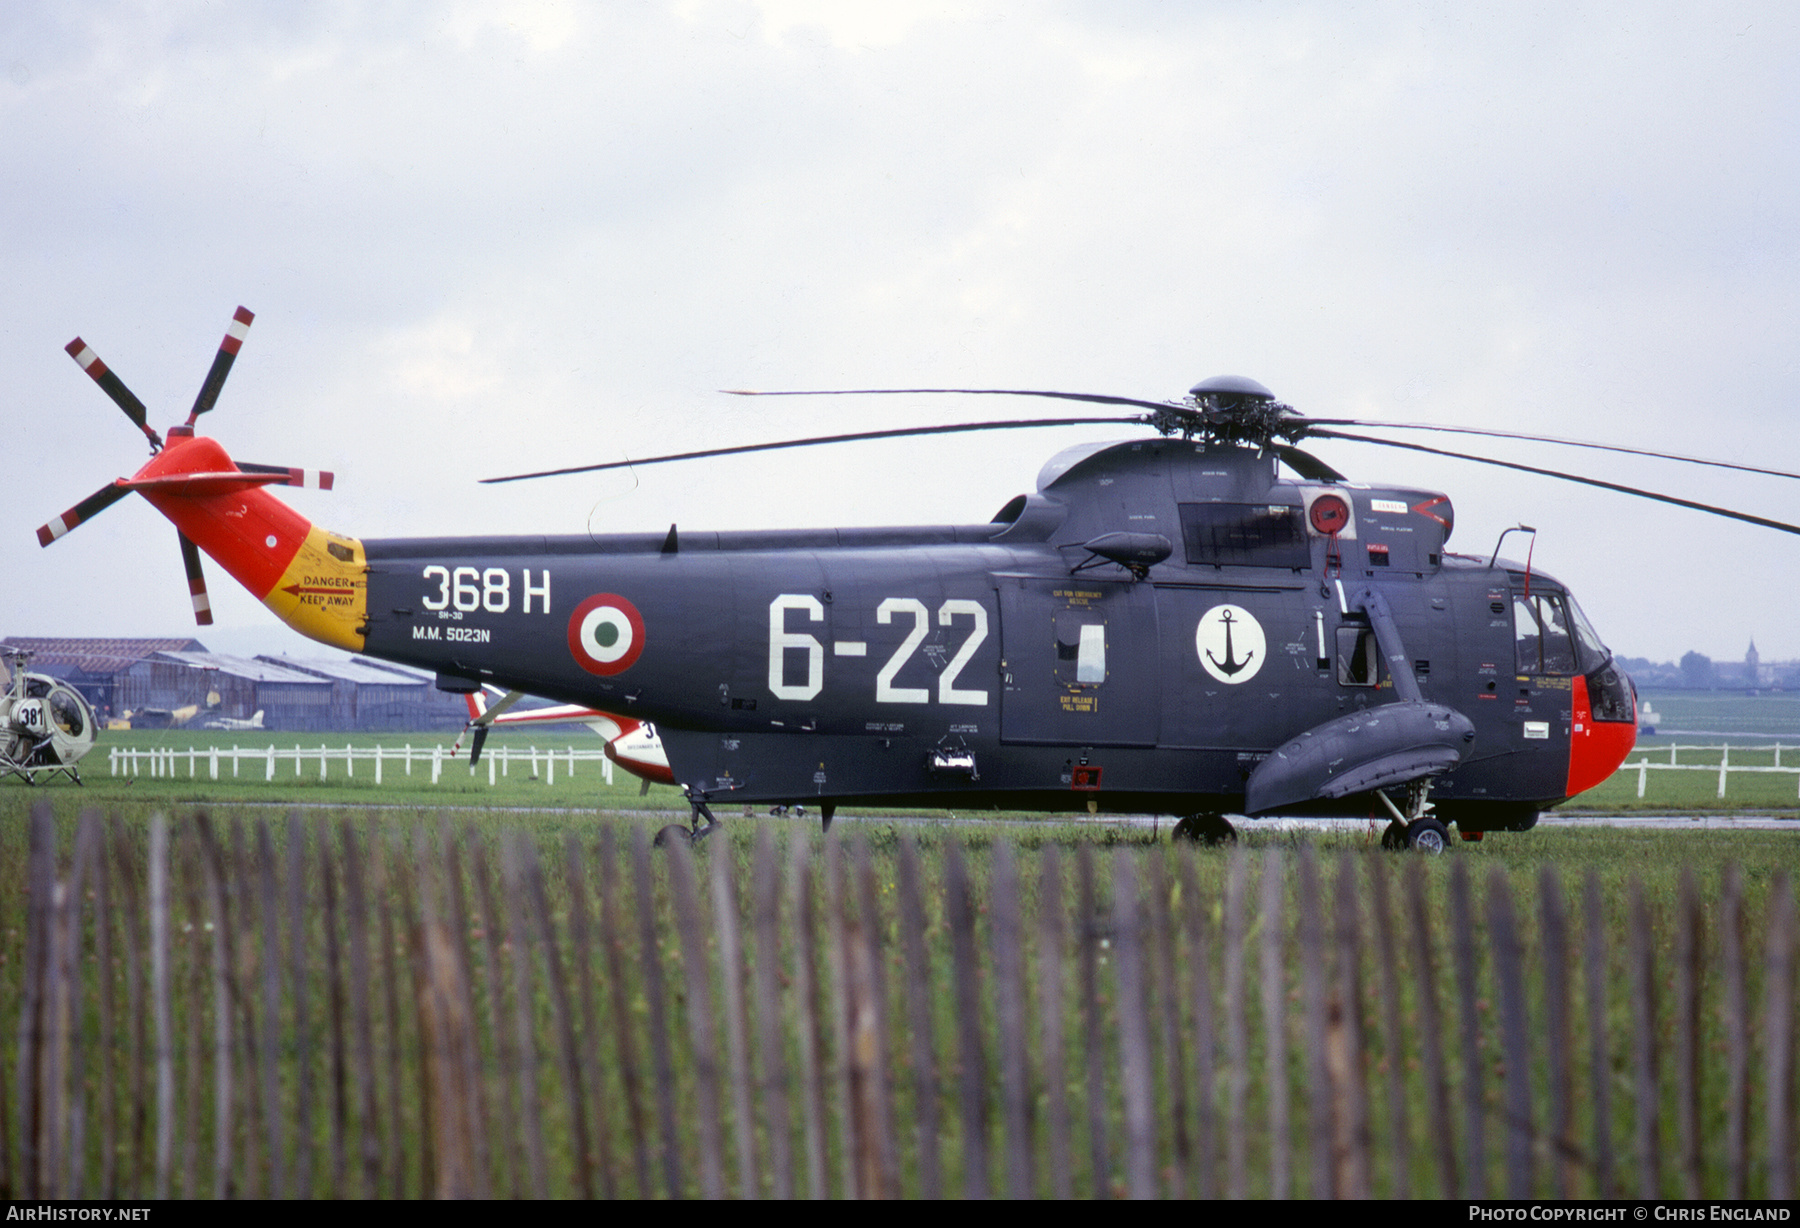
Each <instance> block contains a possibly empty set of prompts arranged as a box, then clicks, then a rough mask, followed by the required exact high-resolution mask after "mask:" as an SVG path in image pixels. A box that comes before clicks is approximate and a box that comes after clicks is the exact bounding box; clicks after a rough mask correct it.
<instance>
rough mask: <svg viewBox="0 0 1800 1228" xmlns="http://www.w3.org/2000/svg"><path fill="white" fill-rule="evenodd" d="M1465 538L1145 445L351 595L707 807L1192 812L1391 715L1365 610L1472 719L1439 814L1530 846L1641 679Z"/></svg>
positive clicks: (471, 543)
mask: <svg viewBox="0 0 1800 1228" xmlns="http://www.w3.org/2000/svg"><path fill="white" fill-rule="evenodd" d="M1451 525H1452V512H1451V507H1450V503H1449V501H1448V500H1447V499H1446V498H1445V497H1444V496H1442V495H1441V494H1438V493H1436V492H1432V491H1423V490H1415V489H1409V488H1399V487H1372V486H1358V485H1352V484H1348V483H1341V482H1328V481H1293V480H1288V479H1281V478H1278V477H1277V476H1276V472H1275V462H1274V459H1273V458H1272V457H1271V456H1267V455H1264V454H1261V453H1258V452H1256V451H1254V450H1250V449H1243V448H1237V447H1231V446H1225V445H1219V444H1207V443H1200V442H1194V441H1177V440H1161V441H1143V442H1131V443H1125V444H1116V445H1111V446H1100V447H1084V448H1075V449H1071V450H1069V451H1067V452H1065V453H1063V454H1061V455H1060V456H1059V457H1057V458H1056V459H1054V460H1052V462H1051V463H1050V465H1048V466H1047V467H1046V469H1045V472H1044V474H1043V475H1042V476H1041V477H1040V481H1039V490H1038V492H1037V493H1036V494H1034V495H1030V496H1023V497H1021V498H1019V499H1015V500H1014V501H1013V502H1012V503H1011V504H1009V505H1008V506H1007V508H1006V509H1005V510H1003V512H1002V514H1001V516H1000V517H999V518H997V519H996V521H995V522H994V523H990V524H985V525H958V526H946V527H924V528H891V529H835V530H802V531H775V532H754V531H751V532H705V533H701V532H691V531H686V532H684V531H678V530H676V529H673V528H672V529H671V530H670V532H669V534H668V535H666V536H664V535H661V534H637V535H631V534H624V535H615V536H597V537H589V536H579V537H525V538H520V537H508V538H423V539H417V538H415V539H367V540H363V541H360V542H355V543H354V553H355V555H356V561H357V562H359V563H363V564H366V568H367V576H366V582H367V588H366V595H365V594H364V593H356V594H354V596H351V595H345V596H342V597H340V598H339V599H340V600H343V601H345V602H347V603H353V604H355V605H358V606H361V610H360V613H361V614H362V616H363V618H364V621H363V622H362V623H361V624H360V626H359V630H360V632H361V635H360V636H359V638H360V639H361V640H362V643H361V644H360V645H357V646H358V647H360V648H361V650H362V651H365V652H368V653H371V654H373V655H376V656H379V657H383V658H385V659H389V660H393V661H397V662H401V663H405V664H410V665H415V666H419V667H423V668H426V669H431V670H434V671H436V672H437V673H438V674H439V676H440V685H445V686H448V687H451V688H453V689H454V688H462V689H469V688H474V687H476V686H479V685H481V684H485V683H493V684H496V685H499V686H503V687H506V688H509V689H514V690H520V691H525V692H528V693H531V694H538V695H543V696H546V697H549V698H552V699H558V700H562V701H565V702H569V703H580V704H586V705H589V706H592V707H595V708H599V709H603V710H607V711H613V712H620V713H624V714H626V715H630V716H634V717H637V718H639V719H643V720H649V721H653V722H655V724H656V726H657V728H658V730H659V732H660V733H661V736H662V738H663V741H664V744H665V746H666V748H667V753H668V757H669V761H670V764H671V767H672V769H673V771H674V774H675V778H676V780H677V782H678V783H680V784H682V785H683V786H685V787H686V788H687V790H688V791H689V793H690V794H691V795H692V796H693V797H695V798H696V799H697V800H709V801H714V802H716V801H720V800H734V801H735V800H741V801H745V802H797V801H802V800H807V801H816V802H829V803H835V804H860V805H872V804H894V805H931V806H943V807H952V808H965V809H966V808H984V807H1006V808H1018V809H1040V810H1079V809H1094V810H1107V811H1121V810H1124V811H1145V810H1149V811H1158V812H1169V813H1186V812H1195V811H1207V810H1212V811H1220V812H1224V811H1237V810H1240V809H1242V807H1243V805H1244V797H1245V786H1246V781H1247V780H1248V779H1249V777H1250V775H1251V773H1252V772H1253V771H1254V770H1255V769H1256V767H1257V765H1258V764H1259V763H1261V762H1262V761H1263V760H1264V759H1265V758H1266V757H1268V756H1269V755H1270V753H1271V752H1272V751H1274V750H1275V749H1276V748H1277V747H1279V746H1281V744H1283V743H1284V742H1287V741H1288V740H1289V739H1291V738H1293V737H1294V736H1295V735H1297V734H1299V733H1301V732H1302V731H1305V730H1309V729H1313V728H1315V727H1319V726H1323V725H1326V724H1327V723H1328V722H1331V721H1334V720H1336V719H1338V718H1341V717H1344V716H1346V715H1348V714H1352V713H1355V712H1358V711H1362V710H1369V709H1374V708H1378V707H1380V706H1381V705H1383V704H1388V703H1392V702H1395V700H1396V699H1397V697H1398V696H1397V690H1396V684H1395V679H1394V676H1393V663H1392V662H1390V661H1389V660H1387V659H1385V656H1384V653H1383V652H1382V651H1381V648H1380V646H1379V645H1378V643H1377V640H1378V638H1379V637H1378V636H1377V635H1376V634H1375V629H1374V628H1373V627H1372V625H1371V619H1370V617H1369V615H1368V613H1367V611H1366V609H1365V608H1364V604H1365V602H1364V601H1363V600H1362V598H1363V597H1364V596H1366V594H1368V593H1370V592H1375V593H1379V594H1380V595H1381V597H1382V599H1383V601H1384V602H1385V606H1386V608H1387V610H1389V611H1390V612H1391V618H1392V624H1393V626H1394V627H1395V628H1396V629H1397V631H1398V634H1399V637H1400V639H1401V640H1402V641H1403V642H1404V645H1405V660H1404V662H1403V663H1402V665H1401V668H1402V669H1403V670H1405V671H1406V672H1407V673H1409V674H1410V675H1411V679H1412V680H1413V681H1414V682H1416V685H1417V689H1418V694H1419V695H1420V696H1421V697H1422V698H1423V699H1424V700H1426V701H1429V702H1431V703H1434V704H1441V705H1444V706H1446V707H1448V708H1451V709H1454V710H1455V711H1457V712H1460V713H1461V714H1463V715H1464V716H1465V717H1467V718H1468V720H1469V722H1471V723H1472V727H1473V730H1474V733H1473V737H1472V739H1470V740H1469V745H1468V747H1467V748H1466V750H1465V751H1463V752H1462V753H1463V755H1464V757H1463V758H1462V760H1461V762H1460V763H1459V764H1458V765H1457V766H1455V767H1454V768H1453V769H1451V770H1449V771H1447V772H1444V773H1443V774H1441V775H1439V776H1438V777H1437V778H1436V780H1435V782H1434V796H1435V797H1436V798H1437V799H1438V810H1439V813H1440V814H1441V815H1443V816H1444V817H1445V818H1446V819H1455V820H1456V821H1458V822H1459V823H1461V825H1462V826H1463V828H1464V830H1484V829H1491V828H1509V827H1520V826H1528V825H1529V823H1530V822H1531V821H1532V820H1533V819H1535V815H1536V813H1537V811H1538V809H1540V808H1541V807H1544V806H1548V805H1553V804H1555V803H1557V802H1559V801H1562V800H1564V799H1565V798H1567V797H1569V796H1571V795H1573V794H1574V793H1577V792H1580V791H1581V790H1582V789H1585V788H1588V787H1591V785H1593V784H1594V783H1597V782H1598V781H1599V780H1600V779H1604V778H1605V776H1607V775H1609V774H1610V773H1611V772H1612V771H1613V770H1614V769H1615V768H1616V767H1617V765H1618V763H1619V762H1620V760H1622V758H1623V756H1624V754H1625V753H1626V752H1627V751H1628V750H1629V749H1630V747H1631V744H1632V739H1633V737H1634V734H1635V720H1634V710H1633V708H1632V703H1631V697H1630V692H1629V683H1628V682H1627V681H1625V680H1624V678H1623V675H1622V674H1619V673H1618V671H1617V670H1616V669H1615V668H1614V667H1612V666H1611V664H1610V660H1609V658H1608V656H1607V654H1606V651H1605V649H1604V647H1602V646H1601V645H1600V643H1599V641H1598V639H1597V637H1595V636H1593V634H1592V632H1591V631H1590V630H1588V629H1587V627H1586V624H1585V622H1584V620H1582V619H1581V617H1580V615H1579V612H1578V611H1577V610H1574V607H1573V606H1572V603H1570V601H1569V599H1568V597H1567V594H1566V591H1565V590H1564V589H1563V588H1562V587H1561V586H1560V585H1559V584H1558V583H1557V582H1556V581H1555V580H1553V579H1552V578H1551V577H1549V576H1546V575H1543V574H1541V573H1539V574H1535V575H1530V576H1529V577H1527V575H1526V573H1525V572H1524V571H1523V569H1521V568H1518V567H1517V566H1516V565H1508V564H1504V563H1493V562H1490V561H1489V560H1486V559H1467V558H1459V557H1456V556H1450V555H1446V554H1445V553H1444V550H1443V544H1444V540H1445V538H1446V537H1447V536H1448V533H1449V530H1450V527H1451ZM1109 535H1111V540H1109ZM1120 539H1123V542H1124V544H1123V546H1121V545H1120V544H1119V542H1120ZM344 540H345V541H352V540H353V539H344ZM1158 541H1160V542H1161V546H1160V548H1159V547H1156V546H1155V545H1153V544H1151V543H1155V542H1158ZM1158 553H1165V554H1166V556H1167V557H1164V558H1161V559H1160V560H1157V561H1154V562H1148V561H1147V560H1149V559H1152V558H1154V557H1155V555H1156V554H1158ZM1119 560H1123V561H1119ZM359 578H360V577H359ZM330 583H331V582H330V581H326V582H325V583H323V584H322V585H320V586H319V587H320V588H321V589H322V591H326V590H329V588H330ZM302 587H304V586H302ZM352 587H354V586H352ZM356 597H364V598H365V600H364V601H356V600H355V598H356ZM321 600H330V598H328V597H327V598H321ZM346 613H349V611H346ZM1404 682H1405V679H1402V683H1404ZM1601 693H1603V694H1601ZM1597 701H1598V702H1597ZM1597 711H1598V713H1599V714H1598V715H1596V712H1597ZM1321 800H1322V799H1312V801H1311V803H1310V804H1309V805H1308V806H1306V807H1304V808H1305V809H1309V810H1313V811H1318V810H1320V809H1332V808H1334V807H1335V808H1350V809H1356V808H1360V809H1363V810H1366V809H1367V808H1368V805H1369V803H1368V800H1367V798H1362V799H1360V800H1359V799H1357V798H1354V797H1351V798H1345V799H1338V800H1337V802H1336V803H1335V804H1325V805H1322V804H1321Z"/></svg>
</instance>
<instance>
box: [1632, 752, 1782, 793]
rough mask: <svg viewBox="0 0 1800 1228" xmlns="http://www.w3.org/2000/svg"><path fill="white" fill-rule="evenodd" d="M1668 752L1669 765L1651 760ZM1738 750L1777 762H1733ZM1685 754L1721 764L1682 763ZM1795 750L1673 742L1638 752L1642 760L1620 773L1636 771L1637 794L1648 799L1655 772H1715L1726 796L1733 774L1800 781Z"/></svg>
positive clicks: (1720, 791) (1639, 758) (1720, 790)
mask: <svg viewBox="0 0 1800 1228" xmlns="http://www.w3.org/2000/svg"><path fill="white" fill-rule="evenodd" d="M1665 750H1666V751H1668V752H1669V761H1668V762H1667V763H1661V762H1658V761H1657V760H1654V759H1652V758H1650V756H1651V755H1660V754H1662V753H1663V752H1664V751H1665ZM1734 750H1735V751H1737V752H1738V754H1740V755H1743V754H1745V753H1749V754H1753V755H1757V756H1762V755H1768V754H1770V753H1771V752H1773V755H1774V763H1773V765H1772V766H1770V765H1763V764H1754V765H1753V764H1744V763H1733V762H1732V761H1731V752H1732V751H1734ZM1683 751H1699V752H1701V753H1702V754H1704V755H1705V756H1706V757H1707V758H1708V759H1709V760H1710V759H1712V758H1713V757H1714V756H1717V759H1718V762H1716V763H1713V762H1707V763H1682V762H1681V761H1680V758H1681V753H1682V752H1683ZM1783 751H1786V752H1787V754H1788V756H1789V759H1788V764H1787V766H1785V767H1784V766H1783V765H1782V762H1781V755H1782V752H1783ZM1795 751H1800V746H1784V745H1782V744H1781V743H1779V742H1777V743H1774V744H1772V745H1769V746H1744V745H1727V744H1724V743H1713V744H1711V745H1702V744H1699V743H1687V744H1682V743H1670V744H1669V745H1668V746H1658V747H1656V748H1655V749H1654V750H1641V751H1638V752H1636V753H1637V755H1638V756H1639V757H1638V758H1637V759H1635V760H1633V761H1632V762H1630V763H1627V764H1625V765H1624V766H1623V767H1621V768H1620V769H1619V772H1618V774H1619V775H1621V776H1624V775H1626V774H1628V773H1631V772H1636V773H1637V795H1638V796H1639V797H1642V796H1644V786H1645V784H1646V783H1647V782H1648V781H1649V779H1650V773H1652V772H1712V773H1714V774H1716V775H1717V776H1718V778H1719V796H1720V797H1724V796H1725V784H1726V781H1727V780H1729V779H1730V777H1731V775H1732V774H1733V773H1749V774H1751V775H1763V776H1767V775H1770V774H1774V775H1778V776H1793V777H1796V778H1800V763H1796V762H1795V759H1796V758H1800V756H1796V755H1795V754H1794V752H1795ZM1796 796H1800V786H1797V787H1796Z"/></svg>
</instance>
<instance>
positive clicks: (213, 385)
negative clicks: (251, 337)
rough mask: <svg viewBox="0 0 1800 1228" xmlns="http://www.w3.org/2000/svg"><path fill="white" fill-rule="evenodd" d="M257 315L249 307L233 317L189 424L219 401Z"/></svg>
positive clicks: (189, 415)
mask: <svg viewBox="0 0 1800 1228" xmlns="http://www.w3.org/2000/svg"><path fill="white" fill-rule="evenodd" d="M254 319H256V315H255V313H254V312H252V311H251V310H250V309H249V308H248V307H239V308H238V309H237V312H236V314H235V315H233V316H232V317H231V324H230V326H229V327H227V328H226V330H225V340H223V341H221V342H219V352H218V353H217V354H215V355H213V364H212V370H210V371H208V372H207V373H206V382H205V383H203V384H201V385H200V395H199V396H197V397H195V398H194V408H193V410H192V411H191V412H190V413H189V414H188V420H187V424H188V425H189V426H192V425H194V419H196V418H198V417H199V416H200V415H201V414H203V413H206V412H207V411H208V410H210V409H211V408H212V407H213V405H214V404H215V403H216V402H217V401H218V399H219V390H220V389H221V388H223V387H225V377H226V376H227V375H230V374H231V364H232V363H233V362H235V361H237V352H238V349H239V347H241V346H242V345H243V344H244V337H245V335H246V334H247V333H249V331H250V322H251V321H252V320H254Z"/></svg>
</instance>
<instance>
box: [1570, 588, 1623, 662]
mask: <svg viewBox="0 0 1800 1228" xmlns="http://www.w3.org/2000/svg"><path fill="white" fill-rule="evenodd" d="M1568 602H1569V614H1570V617H1571V620H1572V621H1573V623H1574V625H1575V651H1576V654H1577V663H1578V664H1579V665H1580V666H1581V672H1582V673H1584V674H1591V673H1593V672H1594V671H1595V670H1597V669H1599V668H1600V667H1601V666H1602V665H1605V664H1606V663H1607V661H1609V660H1611V659H1612V650H1611V649H1609V648H1607V646H1606V644H1605V643H1604V642H1603V641H1602V640H1601V639H1600V633H1599V632H1598V631H1595V630H1594V624H1593V623H1591V622H1589V621H1588V620H1587V615H1586V614H1584V613H1582V612H1581V603H1580V602H1578V601H1576V600H1575V598H1574V597H1569V598H1568Z"/></svg>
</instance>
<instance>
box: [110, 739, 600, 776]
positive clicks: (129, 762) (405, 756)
mask: <svg viewBox="0 0 1800 1228" xmlns="http://www.w3.org/2000/svg"><path fill="white" fill-rule="evenodd" d="M481 758H482V762H483V763H485V764H486V765H487V777H488V783H489V784H490V785H491V784H496V783H498V781H499V780H500V778H501V777H504V776H508V775H510V774H511V771H512V769H513V768H514V767H518V768H520V769H521V770H523V769H525V768H527V767H528V768H529V769H530V772H531V778H532V779H533V780H541V781H542V782H543V783H544V784H546V785H553V784H555V783H556V776H557V771H558V769H559V768H560V769H561V772H562V776H563V779H565V780H569V779H572V778H573V777H574V775H575V765H576V764H577V763H598V764H599V765H600V775H601V778H602V779H604V780H605V781H606V783H607V784H609V785H610V784H611V783H612V782H613V765H612V760H610V759H608V758H607V757H606V753H605V751H603V750H601V749H600V748H599V747H586V748H582V749H579V750H578V749H576V748H575V747H573V746H568V747H562V748H560V749H554V750H553V749H551V748H549V747H545V748H544V749H542V750H539V749H538V748H537V747H535V746H530V747H518V746H507V745H504V744H503V745H500V746H490V747H488V748H487V750H486V751H485V752H484V753H483V754H482V757H481ZM107 759H108V761H109V763H110V765H111V767H112V774H113V775H114V776H129V777H133V778H135V777H139V776H143V777H148V778H151V779H157V778H161V777H172V776H176V775H179V774H180V770H181V768H182V767H183V766H184V761H185V767H186V768H187V773H186V774H187V777H188V779H190V780H197V779H199V777H200V774H201V773H202V772H204V773H205V774H206V776H207V778H208V779H211V780H218V779H219V774H220V771H221V769H224V770H226V771H228V772H229V773H230V775H231V777H232V778H233V779H242V778H243V776H244V774H245V767H246V765H248V770H249V772H250V773H251V774H254V773H255V772H256V771H257V770H258V769H261V771H262V773H263V779H264V780H274V779H275V776H276V773H277V771H278V770H279V771H280V773H281V775H283V776H286V775H288V771H287V767H286V766H285V765H287V764H292V765H293V773H292V774H293V775H294V776H296V777H298V776H303V775H306V774H308V773H309V772H311V771H314V770H317V772H318V778H319V779H320V780H328V779H330V776H331V765H332V764H334V763H336V764H341V765H342V770H341V772H340V773H339V774H340V775H342V776H343V777H345V778H346V779H349V778H354V777H355V775H356V768H357V765H358V764H359V763H360V764H366V765H369V767H372V768H373V770H374V773H375V783H376V784H380V783H381V781H382V773H383V769H384V768H386V769H387V770H389V771H391V770H392V769H394V768H395V767H399V768H401V769H402V771H403V773H404V774H405V775H407V776H411V775H412V774H413V764H414V763H420V764H423V765H425V766H426V767H429V768H430V769H431V783H432V784H434V785H435V784H437V783H438V781H439V780H440V779H441V778H442V777H443V774H444V769H445V768H446V767H447V766H448V767H459V766H462V765H465V764H467V765H468V770H469V775H471V776H473V775H474V774H475V773H476V772H477V771H479V770H480V767H479V765H476V764H469V763H468V760H467V759H465V758H463V757H462V756H460V755H458V756H456V757H454V758H452V757H451V756H450V755H449V754H447V753H446V752H445V750H444V748H443V747H442V746H441V745H433V746H413V745H412V744H411V743H407V744H404V745H401V746H350V745H345V746H324V745H320V746H295V747H293V748H292V749H289V748H288V747H285V746H275V745H270V746H267V747H256V746H233V747H230V748H226V747H223V746H205V747H197V746H190V747H188V748H187V749H186V750H177V749H175V748H174V747H160V746H153V747H137V746H114V747H111V748H109V754H108V755H107ZM277 764H282V765H284V766H282V767H281V768H280V769H277V767H276V765H277ZM369 767H365V768H364V771H368V770H369Z"/></svg>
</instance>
